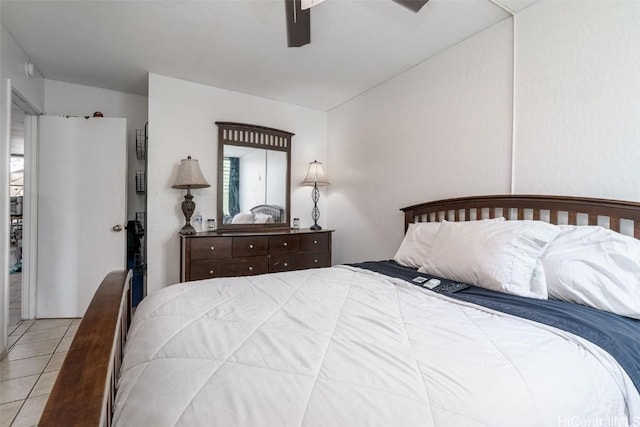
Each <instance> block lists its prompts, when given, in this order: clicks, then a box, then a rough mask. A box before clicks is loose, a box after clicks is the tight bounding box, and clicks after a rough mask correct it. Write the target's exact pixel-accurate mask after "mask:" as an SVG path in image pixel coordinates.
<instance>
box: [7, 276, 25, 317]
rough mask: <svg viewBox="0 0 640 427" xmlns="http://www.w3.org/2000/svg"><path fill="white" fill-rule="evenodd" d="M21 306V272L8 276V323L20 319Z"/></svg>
mask: <svg viewBox="0 0 640 427" xmlns="http://www.w3.org/2000/svg"><path fill="white" fill-rule="evenodd" d="M20 307H22V273H14V274H11V275H10V276H9V325H15V324H16V323H18V322H19V321H20V314H21V313H20V312H21V309H20Z"/></svg>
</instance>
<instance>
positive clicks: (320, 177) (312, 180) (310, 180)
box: [302, 160, 329, 187]
mask: <svg viewBox="0 0 640 427" xmlns="http://www.w3.org/2000/svg"><path fill="white" fill-rule="evenodd" d="M302 185H306V186H311V187H313V186H314V185H317V186H318V187H321V186H323V185H329V181H327V177H326V176H325V175H324V169H323V168H322V163H320V162H318V161H315V160H314V161H313V162H311V163H309V171H308V172H307V176H306V177H305V178H304V181H302Z"/></svg>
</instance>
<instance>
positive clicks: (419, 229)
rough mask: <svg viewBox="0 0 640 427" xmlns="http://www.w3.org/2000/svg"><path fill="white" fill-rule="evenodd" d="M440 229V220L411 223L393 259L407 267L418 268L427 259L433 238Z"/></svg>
mask: <svg viewBox="0 0 640 427" xmlns="http://www.w3.org/2000/svg"><path fill="white" fill-rule="evenodd" d="M439 229H440V223H439V222H416V223H413V224H409V228H407V234H405V235H404V239H403V240H402V243H401V244H400V247H399V248H398V252H396V255H395V256H394V257H393V260H394V261H395V262H397V263H398V264H400V265H404V266H405V267H413V268H418V267H420V266H421V265H422V263H424V260H425V259H427V254H428V253H429V251H430V250H431V245H432V244H433V240H434V239H435V238H436V235H437V234H438V230H439Z"/></svg>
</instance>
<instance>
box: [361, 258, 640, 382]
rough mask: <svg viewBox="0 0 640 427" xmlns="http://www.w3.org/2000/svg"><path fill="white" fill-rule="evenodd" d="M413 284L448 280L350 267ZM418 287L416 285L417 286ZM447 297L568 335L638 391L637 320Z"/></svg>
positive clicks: (475, 292)
mask: <svg viewBox="0 0 640 427" xmlns="http://www.w3.org/2000/svg"><path fill="white" fill-rule="evenodd" d="M351 265H352V266H354V267H359V268H362V269H366V270H371V271H374V272H376V273H380V274H384V275H386V276H390V277H394V278H399V279H403V280H406V281H407V282H409V283H412V284H414V285H416V283H415V282H414V281H413V279H414V278H416V277H418V276H419V277H426V278H437V279H440V280H441V282H442V284H443V285H445V284H447V283H454V282H451V281H450V280H447V279H444V278H440V277H435V276H430V275H428V274H423V273H419V272H417V271H416V270H414V269H412V268H407V267H403V266H401V265H399V264H396V263H395V262H393V261H376V262H363V263H358V264H351ZM417 286H419V285H417ZM447 295H448V296H450V297H452V298H456V299H459V300H462V301H467V302H470V303H473V304H478V305H481V306H483V307H487V308H490V309H493V310H496V311H500V312H502V313H507V314H511V315H514V316H518V317H522V318H524V319H529V320H533V321H536V322H538V323H542V324H545V325H549V326H553V327H555V328H558V329H562V330H563V331H567V332H571V333H572V334H574V335H578V336H580V337H582V338H584V339H586V340H588V341H591V342H592V343H594V344H595V345H597V346H599V347H600V348H602V349H603V350H605V351H607V352H608V353H609V354H610V355H611V356H613V357H614V358H615V359H616V360H617V362H618V364H620V366H622V368H623V369H624V370H625V371H626V372H627V374H628V375H629V377H630V378H631V380H632V381H633V384H634V385H635V387H636V389H637V390H638V391H639V392H640V320H636V319H631V318H628V317H623V316H618V315H616V314H612V313H608V312H605V311H600V310H596V309H595V308H591V307H586V306H582V305H578V304H572V303H568V302H564V301H557V300H553V299H549V300H541V299H534V298H526V297H521V296H517V295H510V294H505V293H502V292H496V291H491V290H489V289H483V288H478V287H475V286H471V287H469V288H467V289H463V290H461V291H458V292H455V293H449V294H447Z"/></svg>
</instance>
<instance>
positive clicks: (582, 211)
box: [401, 195, 640, 238]
mask: <svg viewBox="0 0 640 427" xmlns="http://www.w3.org/2000/svg"><path fill="white" fill-rule="evenodd" d="M401 211H403V212H404V229H405V231H406V230H407V228H408V227H409V224H411V223H414V222H432V221H441V220H443V219H446V220H447V221H469V220H475V219H485V218H496V217H500V216H503V217H505V218H506V219H508V220H522V219H534V220H542V221H546V222H550V223H552V224H571V225H602V226H604V227H607V228H610V229H612V230H615V231H618V232H620V233H623V234H628V235H631V236H634V237H635V238H640V203H636V202H627V201H622V200H608V199H594V198H585V197H564V196H538V195H495V196H472V197H460V198H455V199H444V200H437V201H434V202H427V203H420V204H418V205H413V206H408V207H406V208H402V209H401Z"/></svg>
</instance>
